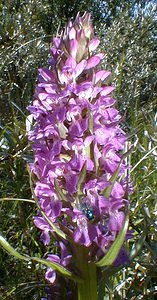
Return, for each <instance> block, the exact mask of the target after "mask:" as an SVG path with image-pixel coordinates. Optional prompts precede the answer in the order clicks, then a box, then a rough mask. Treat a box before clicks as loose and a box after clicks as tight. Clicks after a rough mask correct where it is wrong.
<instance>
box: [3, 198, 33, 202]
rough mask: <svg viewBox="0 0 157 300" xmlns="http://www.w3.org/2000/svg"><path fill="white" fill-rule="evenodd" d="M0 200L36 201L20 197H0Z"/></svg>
mask: <svg viewBox="0 0 157 300" xmlns="http://www.w3.org/2000/svg"><path fill="white" fill-rule="evenodd" d="M0 201H23V202H30V203H35V201H34V200H31V199H19V198H0Z"/></svg>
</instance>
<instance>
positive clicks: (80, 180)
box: [77, 161, 86, 195]
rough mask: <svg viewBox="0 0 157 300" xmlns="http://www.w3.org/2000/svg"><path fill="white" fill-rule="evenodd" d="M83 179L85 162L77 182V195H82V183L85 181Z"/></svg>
mask: <svg viewBox="0 0 157 300" xmlns="http://www.w3.org/2000/svg"><path fill="white" fill-rule="evenodd" d="M85 178H86V161H85V162H84V165H83V167H82V170H81V172H80V175H79V180H78V184H77V193H78V195H80V194H82V183H83V182H84V181H85Z"/></svg>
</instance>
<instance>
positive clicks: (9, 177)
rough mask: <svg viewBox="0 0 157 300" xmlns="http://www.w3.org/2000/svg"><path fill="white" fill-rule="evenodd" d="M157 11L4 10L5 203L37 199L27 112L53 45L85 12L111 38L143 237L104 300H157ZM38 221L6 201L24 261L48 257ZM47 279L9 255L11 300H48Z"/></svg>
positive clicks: (89, 0)
mask: <svg viewBox="0 0 157 300" xmlns="http://www.w3.org/2000/svg"><path fill="white" fill-rule="evenodd" d="M156 9H157V6H156V1H153V0H149V1H142V0H141V1H140V0H139V1H131V0H130V1H118V0H117V1H116V0H113V1H111V0H108V1H101V0H97V1H96V0H86V1H83V0H80V1H71V0H70V1H69V0H64V1H63V0H55V1H53V0H45V1H43V0H14V1H11V0H7V1H4V0H1V2H0V61H1V65H0V92H1V93H0V198H1V199H2V198H3V199H4V198H7V199H8V198H9V199H12V198H17V199H24V198H25V199H30V198H31V192H30V187H29V176H28V172H27V163H28V162H30V160H31V151H30V149H29V145H28V142H27V137H26V129H25V128H26V120H27V118H26V115H27V114H28V113H27V111H26V107H27V105H28V104H29V103H30V102H31V101H32V98H33V90H34V86H35V83H36V77H37V69H38V68H40V67H44V66H47V60H48V56H49V47H50V43H51V38H52V36H55V35H56V34H57V32H58V31H59V30H60V28H62V27H63V26H64V25H65V23H66V22H67V20H69V18H71V17H72V18H73V17H75V16H76V14H77V12H78V11H81V12H84V11H85V10H87V11H90V12H91V13H92V19H93V23H94V27H95V32H96V34H97V35H99V36H100V38H101V49H102V51H104V52H105V53H106V56H105V60H104V67H105V68H106V69H108V70H111V71H112V82H113V83H114V84H115V86H116V92H115V97H116V98H117V99H118V106H119V109H120V110H121V114H122V115H123V119H124V127H125V130H126V131H127V132H128V136H129V137H130V141H131V143H132V144H134V145H135V149H134V151H133V153H132V155H131V164H132V170H131V174H130V176H131V179H132V181H133V185H134V193H133V195H132V196H131V217H130V228H131V229H134V234H133V238H132V239H131V240H130V242H129V243H128V245H127V246H128V251H129V252H131V257H132V260H131V263H130V265H129V266H125V267H123V268H121V269H116V270H115V268H113V269H110V270H108V269H103V271H102V274H101V276H102V280H101V284H100V287H99V298H100V300H104V299H117V300H118V299H130V300H134V299H156V295H157V221H156V216H157V112H156V107H157V80H156V79H157V78H156V71H155V70H156V66H157V61H156V48H157V43H156V39H157V32H156V29H157V24H156V23H157V14H156V12H157V11H156ZM28 124H29V123H28V122H27V125H28ZM35 213H36V208H35V207H34V205H33V204H32V203H28V202H24V201H23V202H22V201H18V200H14V201H12V200H1V201H0V231H1V233H2V234H3V236H5V237H6V238H7V239H8V240H9V241H10V243H11V244H12V245H13V246H14V247H15V248H16V249H17V250H19V251H20V252H23V253H26V254H29V255H35V256H43V255H44V248H43V245H42V244H41V243H40V240H39V233H38V231H37V230H36V229H35V228H34V226H33V222H32V216H33V215H34V214H35ZM115 271H116V276H115V275H113V274H115ZM109 272H110V273H109ZM43 274H44V270H43V268H42V267H41V266H39V265H33V264H27V263H24V262H21V261H16V260H15V259H14V258H13V257H10V256H8V254H7V253H5V252H4V251H3V250H2V249H0V298H1V299H3V300H5V299H9V300H12V299H16V300H27V299H37V300H38V299H41V297H42V296H44V295H46V292H45V288H46V287H47V283H46V282H45V280H44V275H43ZM106 274H107V277H106V276H105V275H106ZM109 275H110V276H109ZM105 294H106V295H107V296H106V298H104V295H105ZM68 297H69V296H68ZM54 299H57V298H54ZM65 299H66V296H65ZM73 300H74V299H73ZM75 300H76V299H75Z"/></svg>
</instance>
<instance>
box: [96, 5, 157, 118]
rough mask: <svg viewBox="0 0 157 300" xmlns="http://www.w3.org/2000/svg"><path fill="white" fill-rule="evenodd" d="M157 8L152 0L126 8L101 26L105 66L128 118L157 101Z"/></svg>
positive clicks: (135, 116)
mask: <svg viewBox="0 0 157 300" xmlns="http://www.w3.org/2000/svg"><path fill="white" fill-rule="evenodd" d="M151 2H152V3H151ZM151 4H152V5H151ZM156 8H157V6H156V4H155V2H153V1H149V5H148V4H147V6H146V7H143V9H139V6H138V5H137V6H135V8H134V11H132V13H130V11H129V10H125V11H124V12H122V13H121V15H120V18H119V17H116V18H115V19H114V20H113V22H112V24H111V26H110V27H106V25H105V24H104V26H103V25H102V26H103V29H102V28H101V35H102V39H103V42H102V49H103V50H104V52H105V53H106V56H105V66H106V68H108V69H110V70H111V71H112V74H113V78H112V81H113V82H114V84H115V86H116V97H117V98H118V100H119V105H120V107H121V110H122V111H123V112H124V111H125V114H126V115H127V122H128V121H129V120H130V122H135V119H136V118H137V117H138V112H139V111H141V110H142V109H143V107H145V108H147V106H149V109H150V107H152V110H154V108H155V106H156V104H157V77H156V67H157V60H156V48H157V31H156V29H157V19H156V16H157V15H156ZM137 122H138V120H137Z"/></svg>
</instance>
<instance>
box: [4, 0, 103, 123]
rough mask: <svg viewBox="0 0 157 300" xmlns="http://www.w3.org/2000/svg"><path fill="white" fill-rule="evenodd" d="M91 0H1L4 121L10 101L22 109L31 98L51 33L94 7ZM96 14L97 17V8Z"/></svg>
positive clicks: (10, 104) (47, 50)
mask: <svg viewBox="0 0 157 300" xmlns="http://www.w3.org/2000/svg"><path fill="white" fill-rule="evenodd" d="M96 2H97V1H96ZM93 3H94V1H93V0H88V1H82V0H81V1H70V0H67V1H63V0H58V1H53V0H46V1H43V0H37V1H36V0H27V1H26V0H14V1H4V0H2V1H1V3H0V25H1V26H0V60H1V66H0V86H1V96H0V112H1V113H0V117H1V119H2V120H1V121H3V123H5V122H6V121H8V117H9V118H12V109H13V104H12V103H15V104H16V105H18V107H20V109H22V111H25V108H26V106H27V104H28V103H29V102H30V101H31V100H32V95H33V89H34V85H35V80H36V76H37V69H38V68H40V67H41V66H44V65H45V66H46V65H47V58H48V55H49V47H50V43H51V38H52V36H54V35H56V34H57V32H58V31H59V30H60V28H62V27H63V26H64V25H65V23H66V22H67V20H69V19H70V18H71V17H75V16H76V14H77V12H78V11H81V12H84V11H86V10H94V9H96V7H97V4H93ZM93 15H94V13H93ZM97 17H98V19H99V18H100V14H99V10H98V9H97Z"/></svg>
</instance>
